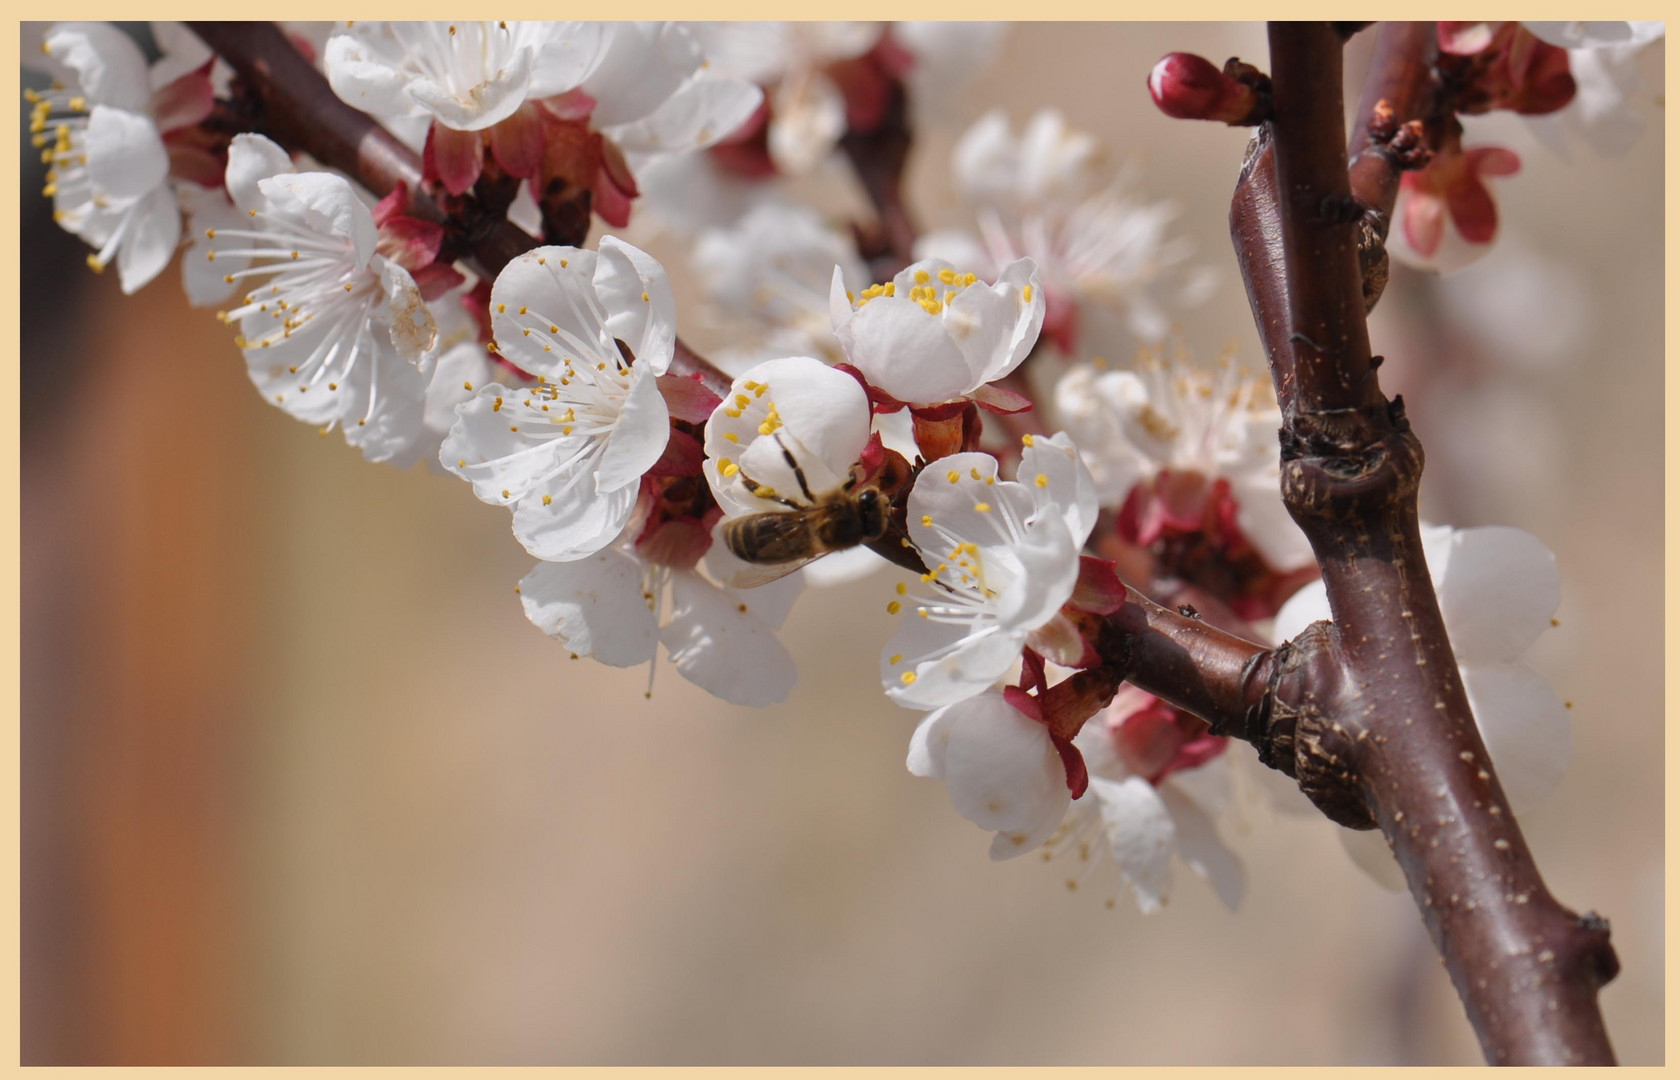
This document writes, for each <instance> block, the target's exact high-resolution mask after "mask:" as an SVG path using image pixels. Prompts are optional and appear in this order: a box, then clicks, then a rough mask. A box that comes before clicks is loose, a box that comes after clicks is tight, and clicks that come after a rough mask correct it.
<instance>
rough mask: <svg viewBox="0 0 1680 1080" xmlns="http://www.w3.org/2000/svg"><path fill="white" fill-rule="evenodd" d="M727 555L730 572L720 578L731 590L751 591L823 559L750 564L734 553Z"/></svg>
mask: <svg viewBox="0 0 1680 1080" xmlns="http://www.w3.org/2000/svg"><path fill="white" fill-rule="evenodd" d="M727 554H728V555H729V558H728V565H729V572H728V573H726V574H720V575H719V576H720V577H722V578H723V583H724V584H725V585H727V586H729V587H730V588H731V589H750V588H752V587H753V586H755V585H768V584H770V582H772V581H779V580H781V579H782V578H785V577H787V576H788V575H789V574H791V573H793V572H794V571H795V570H798V569H800V568H801V567H803V566H804V565H805V564H806V563H809V562H813V561H815V560H816V559H818V558H821V554H820V553H819V554H817V555H811V556H808V557H806V558H803V559H795V560H793V561H792V562H784V563H750V562H743V561H741V560H740V559H737V558H735V557H734V554H733V553H727ZM720 561H721V560H720Z"/></svg>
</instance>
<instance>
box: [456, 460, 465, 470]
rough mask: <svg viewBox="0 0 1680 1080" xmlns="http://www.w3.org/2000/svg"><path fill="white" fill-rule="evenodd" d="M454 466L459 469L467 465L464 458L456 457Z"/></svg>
mask: <svg viewBox="0 0 1680 1080" xmlns="http://www.w3.org/2000/svg"><path fill="white" fill-rule="evenodd" d="M455 466H456V468H460V469H464V468H466V467H467V459H466V458H456V459H455Z"/></svg>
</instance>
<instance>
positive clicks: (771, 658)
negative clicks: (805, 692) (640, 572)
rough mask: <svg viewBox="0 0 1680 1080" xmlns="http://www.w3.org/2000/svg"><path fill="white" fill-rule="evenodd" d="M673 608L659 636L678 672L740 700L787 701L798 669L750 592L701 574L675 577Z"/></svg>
mask: <svg viewBox="0 0 1680 1080" xmlns="http://www.w3.org/2000/svg"><path fill="white" fill-rule="evenodd" d="M671 589H672V596H673V598H674V600H675V609H674V610H673V612H672V615H671V622H670V624H669V625H667V626H666V627H665V629H664V630H662V631H660V635H659V636H660V640H661V641H663V642H664V643H665V649H666V651H667V652H669V653H670V654H671V661H672V663H673V664H675V665H676V668H677V672H678V673H679V674H681V675H682V677H683V678H685V679H687V680H688V681H689V682H691V683H693V684H694V685H696V686H698V687H700V688H701V689H702V690H705V691H706V692H707V693H709V694H711V695H712V696H713V697H717V698H722V699H723V700H724V701H728V702H732V703H733V704H736V705H751V706H758V707H762V706H766V705H774V704H776V703H777V702H779V701H785V700H786V699H787V696H788V694H789V693H791V692H792V691H793V684H794V680H795V678H796V677H797V674H798V672H797V671H796V669H795V667H794V662H793V657H792V656H791V655H789V653H788V651H787V649H786V648H785V647H784V646H783V645H782V643H781V642H780V641H778V640H777V639H776V634H775V631H774V630H773V629H772V628H771V627H770V626H769V625H767V624H766V623H765V622H763V621H762V620H761V619H760V618H759V617H758V616H757V614H756V613H755V612H754V611H753V606H752V603H751V602H750V599H740V597H748V598H750V596H751V595H752V594H750V593H746V594H742V593H737V592H734V591H732V590H725V589H719V588H718V587H717V586H715V585H713V584H711V583H710V582H708V581H706V580H705V579H704V578H702V577H701V576H700V575H698V574H694V573H677V574H674V575H673V576H672V579H671Z"/></svg>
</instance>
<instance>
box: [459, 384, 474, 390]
mask: <svg viewBox="0 0 1680 1080" xmlns="http://www.w3.org/2000/svg"><path fill="white" fill-rule="evenodd" d="M461 389H463V390H471V389H472V383H470V382H464V383H462V384H461Z"/></svg>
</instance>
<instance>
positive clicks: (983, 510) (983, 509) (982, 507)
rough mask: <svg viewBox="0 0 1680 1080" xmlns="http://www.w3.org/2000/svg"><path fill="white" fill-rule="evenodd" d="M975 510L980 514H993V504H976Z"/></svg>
mask: <svg viewBox="0 0 1680 1080" xmlns="http://www.w3.org/2000/svg"><path fill="white" fill-rule="evenodd" d="M974 510H975V512H976V513H979V514H989V513H991V512H992V504H991V503H983V502H977V503H975V504H974Z"/></svg>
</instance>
